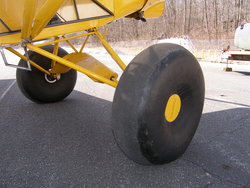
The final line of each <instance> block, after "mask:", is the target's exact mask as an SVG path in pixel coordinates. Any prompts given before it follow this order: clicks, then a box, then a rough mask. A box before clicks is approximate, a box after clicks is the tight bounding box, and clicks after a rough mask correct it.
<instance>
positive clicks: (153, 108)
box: [112, 44, 205, 164]
mask: <svg viewBox="0 0 250 188" xmlns="http://www.w3.org/2000/svg"><path fill="white" fill-rule="evenodd" d="M204 85H205V84H204V78H203V74H202V70H201V68H200V65H199V64H198V62H197V60H196V59H195V57H194V56H193V55H192V54H191V53H190V52H189V51H188V50H186V49H185V48H183V47H181V46H179V45H176V44H156V45H154V46H151V47H149V48H147V49H146V50H144V51H143V52H141V53H140V54H139V55H138V56H136V57H135V58H134V59H133V60H132V62H131V63H130V64H129V65H128V67H127V69H126V70H125V72H124V73H123V75H122V76H121V79H120V81H119V84H118V87H117V89H116V92H115V96H114V101H113V107H112V113H113V115H112V130H113V134H114V137H115V140H116V142H117V144H118V146H119V147H120V148H121V150H122V151H123V152H124V154H125V155H127V156H128V157H129V158H130V159H132V160H133V161H135V162H137V163H140V164H164V163H168V162H171V161H173V160H175V159H177V158H178V157H179V156H181V155H182V154H183V153H184V152H185V150H186V149H187V147H188V145H189V144H190V142H191V140H192V138H193V136H194V134H195V131H196V129H197V127H198V124H199V121H200V117H201V114H202V110H203V104H204V93H205V86H204ZM173 94H177V95H179V97H180V99H181V108H180V112H179V115H178V116H177V118H176V119H175V120H174V121H173V122H168V121H167V119H166V116H165V109H166V104H167V102H168V99H169V98H170V96H172V95H173Z"/></svg>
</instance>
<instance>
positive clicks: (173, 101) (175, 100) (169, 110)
mask: <svg viewBox="0 0 250 188" xmlns="http://www.w3.org/2000/svg"><path fill="white" fill-rule="evenodd" d="M180 111H181V98H180V96H179V95H177V94H174V95H172V96H171V97H170V98H169V99H168V102H167V106H166V110H165V118H166V120H167V121H168V122H169V123H171V122H173V121H175V120H176V118H177V117H178V115H179V113H180Z"/></svg>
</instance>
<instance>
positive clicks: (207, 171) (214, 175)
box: [182, 159, 247, 187]
mask: <svg viewBox="0 0 250 188" xmlns="http://www.w3.org/2000/svg"><path fill="white" fill-rule="evenodd" d="M182 160H184V161H186V162H189V163H191V164H193V165H195V166H197V167H199V168H200V169H202V170H203V171H204V172H205V173H207V174H209V175H211V176H212V177H214V178H216V179H218V180H219V181H221V182H228V183H230V184H233V185H236V186H240V187H247V186H246V185H243V184H239V183H237V182H233V181H230V180H225V179H223V178H221V177H220V176H219V175H217V174H215V173H213V172H210V171H209V170H207V169H206V168H204V167H203V166H202V165H199V164H198V163H195V162H193V161H191V160H188V159H182Z"/></svg>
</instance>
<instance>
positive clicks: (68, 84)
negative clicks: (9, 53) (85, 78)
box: [16, 45, 77, 103]
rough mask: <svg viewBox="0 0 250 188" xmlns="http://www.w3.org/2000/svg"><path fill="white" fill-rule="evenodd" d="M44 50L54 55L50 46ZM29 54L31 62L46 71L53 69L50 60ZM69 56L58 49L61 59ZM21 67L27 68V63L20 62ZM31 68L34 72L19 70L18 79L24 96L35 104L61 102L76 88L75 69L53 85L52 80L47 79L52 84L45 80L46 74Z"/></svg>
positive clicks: (63, 75) (36, 54)
mask: <svg viewBox="0 0 250 188" xmlns="http://www.w3.org/2000/svg"><path fill="white" fill-rule="evenodd" d="M42 49H44V50H46V51H48V52H51V53H52V52H53V49H54V47H53V46H52V45H49V46H45V47H42ZM28 54H29V58H30V60H33V61H34V62H36V63H37V64H38V65H40V66H41V67H43V68H44V69H46V70H49V69H50V68H51V60H50V59H49V58H47V57H44V56H42V55H40V54H38V53H36V52H32V51H29V52H28ZM67 54H68V53H67V52H66V51H65V50H63V49H62V48H59V49H58V56H59V57H63V56H65V55H67ZM19 66H26V62H25V61H24V60H20V62H19ZM31 68H32V71H25V70H22V69H17V71H16V79H17V84H18V86H19V88H20V90H21V92H22V93H23V94H24V96H26V97H27V98H28V99H30V100H32V101H34V102H37V103H51V102H58V101H61V100H63V99H64V98H65V97H67V96H68V95H69V94H70V93H71V92H72V91H73V89H74V87H75V83H76V79H77V72H76V71H75V70H73V69H71V70H70V71H68V72H67V73H65V74H61V75H60V79H58V80H54V81H55V82H54V83H53V79H52V78H49V77H47V78H48V79H47V80H49V81H50V79H51V82H49V81H47V80H46V79H45V73H43V72H41V71H40V70H38V69H36V68H35V67H33V66H32V67H31Z"/></svg>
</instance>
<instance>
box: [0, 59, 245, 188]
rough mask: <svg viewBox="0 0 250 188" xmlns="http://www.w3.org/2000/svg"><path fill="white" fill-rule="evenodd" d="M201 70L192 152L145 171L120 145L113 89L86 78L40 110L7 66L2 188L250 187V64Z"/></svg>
mask: <svg viewBox="0 0 250 188" xmlns="http://www.w3.org/2000/svg"><path fill="white" fill-rule="evenodd" d="M105 61H106V60H105ZM0 63H1V62H0ZM201 65H202V68H203V71H204V75H205V80H206V100H205V107H204V112H203V115H202V119H201V122H200V125H199V128H198V130H197V132H196V134H195V137H194V139H193V141H192V143H191V144H190V146H189V148H188V150H187V151H186V153H185V154H184V155H183V156H182V157H181V158H180V159H178V160H176V161H174V162H172V163H170V164H166V165H161V166H141V165H138V164H136V163H134V162H132V161H130V160H129V159H127V158H126V157H125V156H124V155H123V153H122V152H121V151H120V150H119V149H118V147H117V146H116V144H115V142H114V140H113V137H112V133H111V126H110V119H111V106H112V96H113V93H114V89H113V88H111V87H109V86H105V85H100V84H96V83H92V82H91V81H90V80H89V79H88V78H86V77H85V76H83V75H79V79H78V82H77V86H76V89H75V90H74V91H73V93H72V94H71V95H70V96H69V97H68V98H67V99H66V100H64V101H62V102H59V103H55V104H42V105H41V104H35V103H33V102H30V101H29V100H27V99H26V98H25V97H24V96H23V95H22V94H21V92H20V91H19V89H18V88H17V85H16V82H15V75H14V70H12V69H10V68H5V67H3V66H0V69H1V71H0V73H1V74H0V187H3V188H5V187H11V188H12V187H58V188H59V187H60V188H63V187H136V188H139V187H225V188H228V187H250V97H249V96H250V95H249V94H250V87H249V84H250V65H248V66H243V65H234V67H233V68H234V71H233V72H223V71H222V68H223V66H224V65H220V64H211V63H201Z"/></svg>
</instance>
